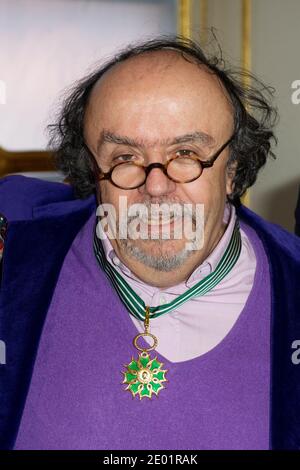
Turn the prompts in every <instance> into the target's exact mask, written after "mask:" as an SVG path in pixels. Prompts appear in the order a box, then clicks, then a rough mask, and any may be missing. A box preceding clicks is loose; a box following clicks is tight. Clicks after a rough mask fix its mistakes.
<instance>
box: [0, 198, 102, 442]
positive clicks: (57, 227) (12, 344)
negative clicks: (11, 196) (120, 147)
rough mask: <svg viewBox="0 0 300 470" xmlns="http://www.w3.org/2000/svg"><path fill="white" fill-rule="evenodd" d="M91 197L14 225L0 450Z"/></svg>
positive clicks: (5, 300)
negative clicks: (62, 269)
mask: <svg viewBox="0 0 300 470" xmlns="http://www.w3.org/2000/svg"><path fill="white" fill-rule="evenodd" d="M95 208H96V204H95V198H94V197H91V198H89V199H87V200H84V201H80V200H77V201H69V202H67V203H66V202H64V203H58V204H50V205H48V206H43V207H40V208H36V211H35V216H36V217H37V218H36V219H33V220H26V221H19V222H12V223H11V224H10V225H9V230H8V235H7V238H6V245H5V250H4V258H3V279H2V285H1V293H0V294H1V295H0V339H1V340H2V341H4V342H5V345H6V364H5V365H1V366H0V407H1V408H0V448H2V449H9V448H12V447H13V444H14V441H15V438H16V434H17V431H18V427H19V423H20V420H21V416H22V413H23V408H24V404H25V400H26V396H27V393H28V388H29V384H30V380H31V375H32V371H33V367H34V362H35V357H36V354H37V349H38V344H39V339H40V336H41V332H42V328H43V324H44V321H45V318H46V314H47V310H48V307H49V304H50V302H51V298H52V295H53V291H54V289H55V286H56V283H57V279H58V276H59V273H60V269H61V266H62V264H63V261H64V258H65V256H66V254H67V252H68V249H69V247H70V245H71V244H72V241H73V240H74V238H75V237H76V234H77V233H78V232H79V230H80V229H81V228H82V226H83V225H84V224H85V222H86V221H87V220H88V218H89V217H90V215H91V214H92V211H93V210H95Z"/></svg>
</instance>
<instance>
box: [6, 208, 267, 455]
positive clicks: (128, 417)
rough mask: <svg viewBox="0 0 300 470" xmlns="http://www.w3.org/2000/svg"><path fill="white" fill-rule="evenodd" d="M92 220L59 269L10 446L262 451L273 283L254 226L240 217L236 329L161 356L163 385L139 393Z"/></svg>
mask: <svg viewBox="0 0 300 470" xmlns="http://www.w3.org/2000/svg"><path fill="white" fill-rule="evenodd" d="M94 223H95V215H93V216H92V217H91V218H90V220H89V221H88V223H87V224H86V225H85V227H84V228H83V229H82V230H81V232H79V234H78V235H77V237H76V239H75V241H74V242H73V245H72V247H71V249H70V250H69V252H68V255H67V256H66V259H65V261H64V265H63V267H62V270H61V272H60V277H59V281H58V283H57V286H56V289H55V293H54V296H53V298H52V303H51V306H50V308H49V311H48V315H47V318H46V322H45V325H44V329H43V333H42V337H41V341H40V344H39V349H38V355H37V359H36V362H35V367H34V371H33V376H32V381H31V385H30V389H29V393H28V396H27V401H26V405H25V410H24V413H23V417H22V421H21V425H20V429H19V433H18V436H17V441H16V445H15V449H109V450H117V449H128V450H132V449H133V450H137V449H145V450H151V449H152V450H157V449H160V450H163V449H164V450H168V449H171V450H177V449H178V450H180V449H185V450H189V449H191V450H195V449H268V448H269V395H270V352H269V348H270V339H269V338H270V282H269V268H268V261H267V258H266V255H265V252H264V249H263V247H262V244H261V242H260V240H259V239H258V237H257V235H256V234H255V233H254V231H253V230H252V229H251V228H249V227H248V226H245V225H242V227H243V229H244V230H245V231H246V233H247V235H248V236H249V237H250V240H251V243H252V245H253V247H254V249H255V253H256V257H257V270H256V275H255V279H254V285H253V288H252V291H251V293H250V295H249V298H248V301H247V303H246V305H245V307H244V309H243V311H242V313H241V314H240V316H239V318H238V320H237V322H236V323H235V325H234V326H233V328H232V329H231V330H230V332H229V333H228V334H227V335H226V337H225V338H224V339H223V340H222V341H221V342H220V343H219V344H218V345H217V346H216V347H215V348H213V349H212V350H211V351H209V352H208V353H206V354H204V355H202V356H200V357H198V358H195V359H192V360H189V361H185V362H180V363H172V362H170V361H167V360H166V359H165V358H164V357H162V356H161V355H159V354H158V355H157V356H158V359H159V360H160V361H161V362H163V364H164V367H163V368H166V369H168V374H167V378H168V380H169V383H167V384H166V389H165V390H162V391H161V393H160V395H159V396H158V397H155V396H154V397H153V399H152V400H149V399H148V398H144V399H143V400H141V401H140V400H139V399H138V398H135V399H133V398H132V396H131V394H130V392H128V391H124V385H121V382H122V377H123V376H122V374H121V371H122V370H124V367H123V365H124V364H128V363H129V361H130V359H131V357H132V355H134V356H136V353H137V352H136V350H135V348H134V347H133V345H132V340H133V338H134V336H135V335H136V333H137V331H136V328H135V327H134V325H133V323H132V321H131V319H130V318H129V313H128V311H127V310H126V308H125V307H124V305H123V304H122V302H121V301H120V299H119V297H118V295H117V294H116V293H115V291H114V289H113V288H112V286H111V283H110V281H109V280H108V279H107V277H106V275H105V274H104V273H103V272H102V271H101V269H100V267H99V265H98V264H97V261H96V259H95V256H94V252H93V229H94ZM171 314H172V313H170V314H169V315H171ZM152 321H155V320H152ZM170 340H171V338H170Z"/></svg>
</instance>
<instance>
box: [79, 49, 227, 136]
mask: <svg viewBox="0 0 300 470" xmlns="http://www.w3.org/2000/svg"><path fill="white" fill-rule="evenodd" d="M232 114H233V113H232V105H231V102H230V99H229V97H228V95H227V93H226V90H225V89H224V86H223V85H222V83H221V82H220V80H219V79H218V77H217V76H216V75H215V74H213V73H211V72H210V71H209V70H208V69H207V68H206V67H205V66H202V65H199V64H197V63H195V60H193V59H189V60H187V59H185V58H183V57H182V56H181V55H180V54H178V53H177V52H174V51H159V52H155V53H147V54H143V55H140V56H137V57H134V58H131V59H128V60H126V61H125V62H123V63H120V64H117V65H115V66H113V67H112V69H110V70H109V71H108V72H106V74H105V75H104V76H103V77H102V78H101V79H100V80H99V81H98V82H97V83H96V85H95V86H94V89H93V90H92V93H91V95H90V99H89V103H88V107H87V110H86V116H85V131H86V133H87V134H88V135H89V134H90V136H91V137H93V133H94V132H98V133H99V132H100V131H101V130H102V129H103V128H105V129H109V130H111V131H112V132H117V133H119V134H120V133H122V132H125V133H128V132H129V131H130V132H131V133H132V132H133V131H134V132H135V133H136V134H138V133H143V134H144V138H147V137H149V139H151V138H152V137H153V138H157V137H158V134H159V136H160V137H161V138H162V139H163V138H165V139H167V138H169V137H171V135H170V132H171V133H172V132H173V131H174V132H173V135H175V134H176V133H177V135H180V134H185V133H187V132H191V131H197V130H202V131H209V132H214V133H216V132H217V134H218V132H221V130H222V129H221V128H226V127H232ZM215 137H218V135H215Z"/></svg>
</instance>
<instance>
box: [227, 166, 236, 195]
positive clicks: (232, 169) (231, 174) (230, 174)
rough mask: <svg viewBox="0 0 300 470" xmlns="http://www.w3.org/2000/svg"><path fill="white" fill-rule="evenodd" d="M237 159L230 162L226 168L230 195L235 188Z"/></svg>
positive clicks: (228, 193)
mask: <svg viewBox="0 0 300 470" xmlns="http://www.w3.org/2000/svg"><path fill="white" fill-rule="evenodd" d="M236 168H237V161H235V162H230V163H228V165H227V168H226V194H227V196H230V195H231V194H232V192H233V190H234V182H233V180H234V177H235V174H236Z"/></svg>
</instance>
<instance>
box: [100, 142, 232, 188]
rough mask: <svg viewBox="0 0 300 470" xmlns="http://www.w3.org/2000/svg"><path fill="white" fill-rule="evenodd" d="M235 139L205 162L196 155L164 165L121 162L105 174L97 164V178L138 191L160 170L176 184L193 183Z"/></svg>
mask: <svg viewBox="0 0 300 470" xmlns="http://www.w3.org/2000/svg"><path fill="white" fill-rule="evenodd" d="M234 137H235V135H234V134H233V135H232V136H231V137H230V139H228V140H227V141H226V142H225V144H223V145H222V147H220V148H219V149H218V150H217V152H216V153H214V154H213V156H212V157H210V158H209V159H208V160H205V161H203V160H200V159H199V157H197V156H195V155H187V156H186V155H179V156H175V157H173V158H171V159H170V160H168V161H167V162H166V163H164V164H163V163H158V162H157V163H151V164H150V165H147V166H144V165H142V164H141V163H138V162H132V161H130V162H120V163H118V164H117V165H115V166H114V167H113V168H111V169H110V170H109V171H108V172H103V171H102V170H101V169H100V168H99V167H98V165H97V164H96V163H95V169H96V172H97V178H98V179H99V181H102V180H109V181H110V182H111V183H112V184H113V185H114V186H116V187H117V188H119V189H127V190H129V189H137V188H139V187H140V186H142V185H143V184H144V183H145V181H146V179H147V177H148V175H149V173H150V171H151V170H153V169H154V168H160V169H161V170H162V172H163V173H164V174H165V175H166V176H167V177H168V178H169V179H170V180H171V181H174V182H175V183H191V182H192V181H195V180H196V179H198V178H199V177H200V176H201V174H202V172H203V170H204V168H210V167H212V166H213V164H214V163H215V161H216V160H217V158H218V156H219V155H220V154H221V153H222V152H223V150H224V149H225V148H226V147H227V146H228V145H229V144H230V143H231V142H232V141H233V139H234Z"/></svg>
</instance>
